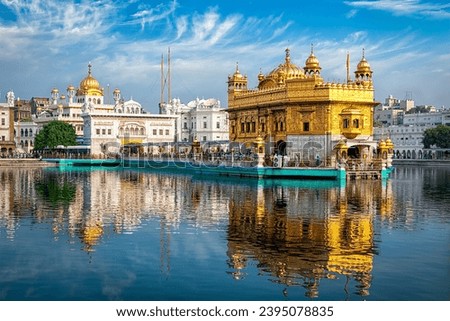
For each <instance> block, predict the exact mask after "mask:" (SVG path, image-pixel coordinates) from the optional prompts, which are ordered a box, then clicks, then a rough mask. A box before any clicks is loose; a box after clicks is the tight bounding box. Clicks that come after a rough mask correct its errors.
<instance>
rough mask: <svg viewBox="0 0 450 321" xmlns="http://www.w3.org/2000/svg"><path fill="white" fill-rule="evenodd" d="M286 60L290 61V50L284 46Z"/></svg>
mask: <svg viewBox="0 0 450 321" xmlns="http://www.w3.org/2000/svg"><path fill="white" fill-rule="evenodd" d="M285 51H286V62H290V61H291V51H290V50H289V48H286V50H285Z"/></svg>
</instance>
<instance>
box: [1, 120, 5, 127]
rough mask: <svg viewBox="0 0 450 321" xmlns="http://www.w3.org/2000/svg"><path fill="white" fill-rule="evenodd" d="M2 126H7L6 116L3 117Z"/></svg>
mask: <svg viewBox="0 0 450 321" xmlns="http://www.w3.org/2000/svg"><path fill="white" fill-rule="evenodd" d="M2 126H5V118H2Z"/></svg>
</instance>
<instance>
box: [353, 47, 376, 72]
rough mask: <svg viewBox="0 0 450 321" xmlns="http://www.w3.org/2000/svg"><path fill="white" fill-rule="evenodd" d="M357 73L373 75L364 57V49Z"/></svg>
mask: <svg viewBox="0 0 450 321" xmlns="http://www.w3.org/2000/svg"><path fill="white" fill-rule="evenodd" d="M356 72H357V73H361V74H364V73H372V69H371V68H370V65H369V63H368V62H367V60H366V57H365V56H364V49H363V55H362V58H361V61H360V62H359V63H358V65H357V66H356Z"/></svg>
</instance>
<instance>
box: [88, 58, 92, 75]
mask: <svg viewBox="0 0 450 321" xmlns="http://www.w3.org/2000/svg"><path fill="white" fill-rule="evenodd" d="M91 68H92V65H91V62H90V61H89V64H88V75H91Z"/></svg>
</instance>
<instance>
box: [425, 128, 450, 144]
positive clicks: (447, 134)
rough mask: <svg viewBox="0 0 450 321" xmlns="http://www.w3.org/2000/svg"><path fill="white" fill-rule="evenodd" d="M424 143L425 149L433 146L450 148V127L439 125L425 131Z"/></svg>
mask: <svg viewBox="0 0 450 321" xmlns="http://www.w3.org/2000/svg"><path fill="white" fill-rule="evenodd" d="M422 143H423V145H424V147H425V148H430V147H431V146H433V145H435V146H436V147H438V148H450V126H445V125H438V126H436V127H435V128H429V129H427V130H425V132H424V133H423V140H422Z"/></svg>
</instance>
